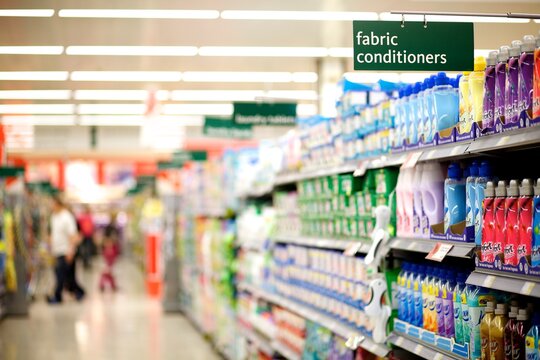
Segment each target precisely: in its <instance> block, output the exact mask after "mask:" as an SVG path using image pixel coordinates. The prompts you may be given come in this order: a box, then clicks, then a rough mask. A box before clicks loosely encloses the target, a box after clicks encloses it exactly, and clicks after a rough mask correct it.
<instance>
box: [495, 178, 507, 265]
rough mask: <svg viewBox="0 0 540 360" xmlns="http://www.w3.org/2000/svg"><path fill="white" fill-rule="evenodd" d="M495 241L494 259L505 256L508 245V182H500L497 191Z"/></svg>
mask: <svg viewBox="0 0 540 360" xmlns="http://www.w3.org/2000/svg"><path fill="white" fill-rule="evenodd" d="M494 209H495V210H494V211H495V214H494V215H495V240H494V241H493V259H494V260H495V259H497V256H499V255H500V257H501V258H502V257H503V256H504V255H503V254H504V253H503V252H504V247H505V245H506V181H503V180H500V181H499V184H498V185H497V188H496V189H495V203H494Z"/></svg>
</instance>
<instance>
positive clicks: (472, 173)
mask: <svg viewBox="0 0 540 360" xmlns="http://www.w3.org/2000/svg"><path fill="white" fill-rule="evenodd" d="M469 174H470V175H469V176H478V174H479V169H478V163H477V162H476V161H473V162H472V163H471V165H470V166H469Z"/></svg>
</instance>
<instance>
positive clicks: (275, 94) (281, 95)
mask: <svg viewBox="0 0 540 360" xmlns="http://www.w3.org/2000/svg"><path fill="white" fill-rule="evenodd" d="M264 96H266V97H268V98H274V99H287V100H288V99H290V100H308V101H309V100H311V101H315V100H317V99H318V98H319V96H318V95H317V92H316V91H313V90H269V91H267V92H265V94H264Z"/></svg>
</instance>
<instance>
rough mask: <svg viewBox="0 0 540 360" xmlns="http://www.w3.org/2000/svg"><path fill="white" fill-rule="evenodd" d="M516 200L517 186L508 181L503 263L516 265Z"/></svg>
mask: <svg viewBox="0 0 540 360" xmlns="http://www.w3.org/2000/svg"><path fill="white" fill-rule="evenodd" d="M518 199H519V184H518V181H517V180H510V184H509V185H508V188H507V190H506V201H505V208H506V219H505V222H506V242H505V245H504V263H505V264H506V265H517V263H518V256H517V253H518V247H519V224H518V211H519V206H518Z"/></svg>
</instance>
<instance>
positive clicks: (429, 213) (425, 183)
mask: <svg viewBox="0 0 540 360" xmlns="http://www.w3.org/2000/svg"><path fill="white" fill-rule="evenodd" d="M444 180H445V176H444V171H443V168H442V167H441V165H440V164H439V163H438V162H429V163H426V164H425V165H424V171H423V172H422V180H421V181H420V188H421V189H422V207H423V211H424V214H425V215H426V218H427V222H428V228H427V230H426V228H425V229H424V237H429V226H432V225H434V224H439V223H442V222H443V221H444Z"/></svg>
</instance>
